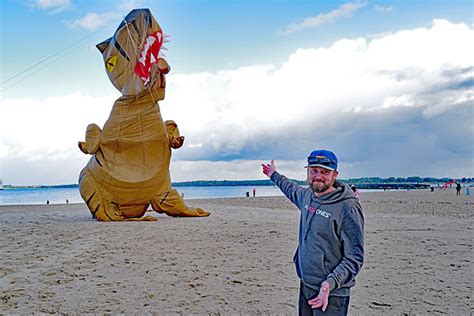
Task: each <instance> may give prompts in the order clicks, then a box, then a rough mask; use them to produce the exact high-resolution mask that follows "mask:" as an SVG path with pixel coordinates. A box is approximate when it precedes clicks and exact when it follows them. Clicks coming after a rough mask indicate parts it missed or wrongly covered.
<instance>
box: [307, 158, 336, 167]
mask: <svg viewBox="0 0 474 316" xmlns="http://www.w3.org/2000/svg"><path fill="white" fill-rule="evenodd" d="M331 164H332V165H335V164H336V162H335V161H334V160H332V159H330V158H328V157H323V156H316V157H308V166H310V165H323V166H328V167H330V165H331Z"/></svg>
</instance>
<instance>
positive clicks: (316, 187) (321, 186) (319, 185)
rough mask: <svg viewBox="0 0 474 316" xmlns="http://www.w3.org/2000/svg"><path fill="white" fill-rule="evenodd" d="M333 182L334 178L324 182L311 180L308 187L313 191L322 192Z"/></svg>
mask: <svg viewBox="0 0 474 316" xmlns="http://www.w3.org/2000/svg"><path fill="white" fill-rule="evenodd" d="M333 184H334V180H330V181H328V182H326V183H325V182H319V181H316V180H313V181H311V182H310V187H311V190H313V192H314V193H322V192H325V191H326V190H327V189H329V188H330V187H332V185H333Z"/></svg>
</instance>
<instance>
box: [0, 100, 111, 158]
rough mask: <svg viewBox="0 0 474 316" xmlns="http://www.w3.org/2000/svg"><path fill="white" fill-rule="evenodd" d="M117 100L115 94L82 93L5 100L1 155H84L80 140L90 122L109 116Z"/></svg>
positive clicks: (20, 156)
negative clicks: (100, 95) (84, 94)
mask: <svg viewBox="0 0 474 316" xmlns="http://www.w3.org/2000/svg"><path fill="white" fill-rule="evenodd" d="M113 102H114V97H111V96H108V97H102V98H97V97H89V96H83V95H81V94H80V93H76V94H72V95H67V96H62V97H51V98H47V99H45V100H34V99H13V100H11V99H10V100H8V99H7V100H3V101H2V107H3V109H4V110H3V113H2V114H3V115H2V116H3V117H2V120H1V127H0V128H1V135H2V144H1V146H0V147H1V148H2V150H1V151H0V153H1V154H2V156H0V158H26V159H27V160H58V159H64V158H67V157H74V156H79V155H82V153H81V152H80V151H79V149H78V147H77V142H78V141H80V140H84V135H85V131H86V127H87V125H88V124H90V123H94V122H97V123H98V124H102V123H103V122H104V121H105V120H106V119H107V117H108V114H109V113H110V110H111V108H112V105H113ZM91 120H92V121H91Z"/></svg>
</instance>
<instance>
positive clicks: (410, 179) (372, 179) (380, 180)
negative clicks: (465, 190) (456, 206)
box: [342, 177, 474, 183]
mask: <svg viewBox="0 0 474 316" xmlns="http://www.w3.org/2000/svg"><path fill="white" fill-rule="evenodd" d="M453 179H454V178H432V177H426V178H422V177H407V178H395V177H389V178H379V177H370V178H353V179H344V180H342V181H343V182H346V183H421V182H423V183H445V182H448V181H451V180H453ZM454 180H457V181H459V182H461V183H469V182H474V178H462V179H454Z"/></svg>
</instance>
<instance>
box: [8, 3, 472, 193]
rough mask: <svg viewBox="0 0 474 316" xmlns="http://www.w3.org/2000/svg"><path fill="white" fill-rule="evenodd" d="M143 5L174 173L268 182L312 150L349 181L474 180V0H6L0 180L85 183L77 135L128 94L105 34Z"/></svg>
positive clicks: (298, 168)
mask: <svg viewBox="0 0 474 316" xmlns="http://www.w3.org/2000/svg"><path fill="white" fill-rule="evenodd" d="M139 7H148V8H150V10H151V11H152V13H153V15H154V16H155V18H156V20H157V21H158V23H160V25H161V27H162V28H163V29H164V32H165V33H166V34H169V35H170V40H171V42H170V43H168V44H167V45H166V46H167V48H168V51H166V52H165V54H166V56H167V60H168V62H169V64H170V65H171V67H172V72H171V73H170V74H169V75H168V77H167V94H166V99H165V100H164V101H162V102H160V107H161V110H162V115H163V118H164V119H165V120H166V119H173V120H175V121H176V122H177V123H178V125H179V128H180V131H181V134H182V135H184V136H185V137H186V142H185V145H184V146H183V147H182V148H181V149H179V150H176V151H174V153H173V160H172V167H171V172H172V179H173V181H188V180H198V179H264V176H263V175H262V174H261V170H260V164H261V163H262V162H266V161H269V160H270V159H275V160H276V165H277V168H278V169H279V170H280V171H281V172H282V173H284V174H286V175H288V176H290V177H293V178H298V179H304V177H305V170H304V168H303V166H304V164H305V159H306V156H307V155H308V153H309V152H311V151H312V150H313V149H316V148H326V149H331V150H333V151H335V152H336V154H337V155H338V157H339V160H340V176H341V177H342V178H351V177H364V176H367V177H370V176H380V177H389V176H396V177H398V176H400V177H406V176H423V177H424V176H434V177H452V178H456V177H463V176H466V177H472V176H474V171H473V170H474V166H473V147H474V146H473V144H474V127H473V126H474V114H473V111H474V94H473V93H474V89H473V86H474V84H473V77H474V70H473V64H474V57H473V56H474V29H473V10H474V9H473V4H472V1H470V0H468V1H457V0H449V1H448V0H446V1H421V0H418V1H369V0H367V1H354V2H345V1H314V0H313V1H309V0H308V1H301V0H297V1H290V0H279V1H217V0H216V1H214V0H207V1H199V0H189V1H186V0H181V1H171V0H169V1H92V0H87V1H85V0H84V1H80V0H17V1H13V0H5V1H2V3H1V10H0V11H1V13H0V14H1V30H0V32H1V34H0V37H1V55H0V57H1V72H0V76H1V78H0V79H1V86H0V91H1V106H0V109H1V110H0V111H1V115H0V117H1V119H0V120H1V121H0V123H1V127H0V133H1V134H0V135H1V143H0V159H1V174H0V178H2V179H3V183H4V184H13V185H26V184H64V183H77V177H78V174H79V172H80V170H81V169H82V167H83V166H84V165H85V164H86V162H87V160H88V159H89V157H88V156H86V155H84V154H82V153H81V152H80V151H79V149H78V147H77V141H79V140H83V139H84V134H85V129H86V126H87V125H88V124H89V123H97V124H99V125H100V126H102V125H103V124H104V123H105V121H106V119H107V117H108V115H109V113H110V110H111V108H112V104H113V102H114V100H115V99H116V98H118V97H119V93H118V91H116V90H115V88H114V87H113V86H112V84H111V83H110V81H109V80H108V78H107V75H106V73H105V70H104V66H103V61H102V56H101V54H100V53H99V51H98V50H97V49H96V48H95V44H97V43H99V42H101V41H102V40H104V39H106V38H108V37H110V36H111V35H112V34H113V32H114V31H115V29H116V27H117V26H118V24H119V23H120V20H121V19H122V18H123V17H124V16H125V15H126V14H127V13H128V12H129V11H130V9H132V8H139Z"/></svg>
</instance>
